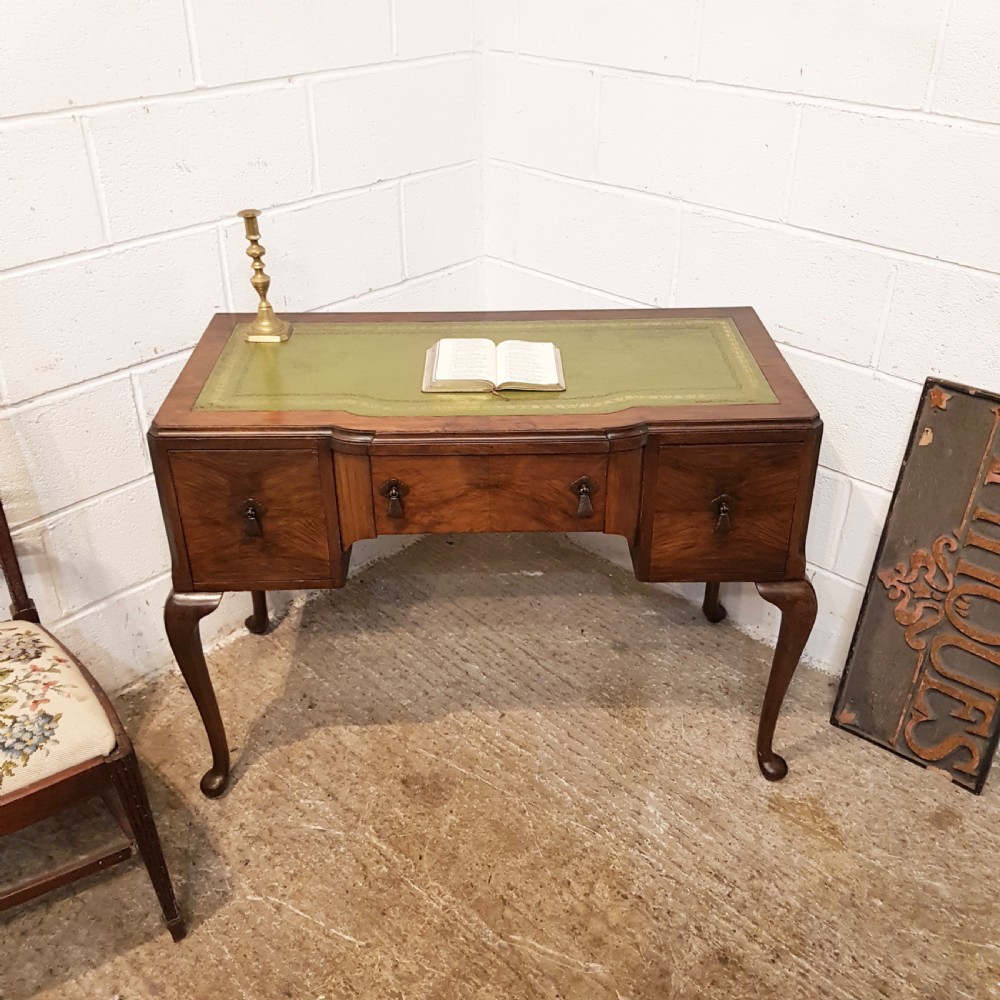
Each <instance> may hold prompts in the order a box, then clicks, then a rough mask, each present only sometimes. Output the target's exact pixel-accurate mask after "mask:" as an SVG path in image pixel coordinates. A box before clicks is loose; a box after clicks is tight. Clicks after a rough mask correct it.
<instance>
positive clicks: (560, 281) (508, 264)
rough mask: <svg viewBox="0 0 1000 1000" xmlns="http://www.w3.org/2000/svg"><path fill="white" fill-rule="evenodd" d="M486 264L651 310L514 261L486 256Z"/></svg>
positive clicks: (647, 303) (603, 290) (645, 303)
mask: <svg viewBox="0 0 1000 1000" xmlns="http://www.w3.org/2000/svg"><path fill="white" fill-rule="evenodd" d="M484 260H485V261H486V262H487V263H495V264H503V265H505V266H506V267H510V268H513V269H514V270H517V271H525V272H527V273H528V274H534V275H537V276H538V277H540V278H549V279H551V280H552V281H554V282H556V283H557V284H560V285H566V286H567V287H568V288H573V289H576V290H578V291H582V292H595V293H597V294H598V295H603V296H605V297H606V298H609V299H616V300H617V301H618V302H622V303H627V304H628V305H630V306H637V307H638V308H641V309H651V308H653V306H652V304H651V303H649V302H641V301H640V300H639V299H630V298H627V297H626V296H624V295H617V294H616V293H615V292H609V291H607V290H606V289H603V288H597V287H596V286H595V285H585V284H583V283H582V282H579V281H573V280H572V279H571V278H564V277H563V276H562V275H559V274H552V273H551V272H550V271H539V270H538V268H536V267H530V266H529V265H527V264H521V263H519V262H518V261H516V260H506V259H504V258H503V257H495V256H492V255H490V254H487V255H486V256H485V257H484Z"/></svg>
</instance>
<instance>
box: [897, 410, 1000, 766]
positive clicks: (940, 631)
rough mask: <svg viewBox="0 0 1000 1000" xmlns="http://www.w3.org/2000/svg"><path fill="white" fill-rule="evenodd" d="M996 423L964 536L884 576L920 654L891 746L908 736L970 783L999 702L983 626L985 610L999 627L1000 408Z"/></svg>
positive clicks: (989, 636)
mask: <svg viewBox="0 0 1000 1000" xmlns="http://www.w3.org/2000/svg"><path fill="white" fill-rule="evenodd" d="M994 415H995V419H994V425H993V431H992V433H991V434H990V437H989V443H988V445H987V448H986V452H985V454H984V456H983V462H982V464H981V466H980V474H979V475H978V476H977V478H976V482H975V484H974V487H973V491H972V496H971V497H970V500H969V505H968V507H967V508H966V516H965V518H964V519H963V522H962V525H961V526H960V528H959V530H958V531H956V532H955V533H954V535H951V534H948V535H942V536H940V537H939V538H938V539H936V541H935V542H934V545H933V546H932V549H931V551H930V552H928V551H927V550H925V549H917V550H915V551H914V552H913V554H912V556H911V558H910V567H909V568H907V567H906V566H905V564H903V563H899V564H897V565H896V566H895V567H893V568H892V569H887V570H883V571H881V572H880V573H879V574H878V576H879V580H880V581H881V582H882V584H883V585H884V586H885V588H886V590H887V591H888V597H889V599H890V600H891V601H898V602H899V603H898V604H897V606H896V607H895V609H894V617H895V619H896V621H897V622H898V623H899V624H900V625H903V626H904V639H905V641H906V643H907V645H908V646H909V647H910V648H911V649H913V650H915V651H916V653H917V660H916V667H915V671H914V682H913V686H912V696H911V697H910V698H909V699H907V702H906V703H904V706H903V711H902V713H901V715H900V718H899V725H898V726H897V728H896V733H895V736H894V738H893V741H892V744H893V746H896V747H899V748H900V749H902V747H900V744H899V741H900V737H902V739H903V740H905V744H906V747H908V748H909V750H910V751H911V752H912V753H914V754H916V755H917V757H918V758H919V759H920V760H922V761H924V762H926V763H929V764H935V763H937V762H942V761H943V762H945V763H946V765H947V766H948V767H949V768H950V769H953V770H955V771H961V772H963V773H964V774H969V775H975V774H978V772H979V770H980V768H981V766H982V762H983V754H984V752H986V751H987V750H988V746H989V738H990V735H991V730H992V727H993V725H994V720H995V716H996V713H997V707H998V703H1000V630H998V629H997V628H994V627H989V626H987V625H984V624H982V623H981V622H982V612H983V610H984V608H985V609H987V610H989V611H992V612H993V620H995V621H997V622H1000V614H998V612H1000V536H998V535H995V534H994V533H992V529H991V528H990V527H989V526H993V527H1000V458H998V457H997V456H996V455H995V454H993V453H992V451H993V445H994V443H995V441H996V437H997V427H998V425H1000V407H998V408H997V409H996V410H994ZM963 535H964V537H963ZM956 552H960V555H959V556H958V559H957V561H956V562H955V563H954V565H952V560H953V558H954V553H956ZM984 602H985V603H984ZM977 609H978V612H979V613H978V614H977ZM931 630H934V631H933V632H932V633H931V635H930V636H928V635H925V634H924V633H928V632H931ZM949 719H950V720H955V721H956V722H958V723H961V725H959V726H958V727H953V724H951V725H949V724H948V720H949ZM942 723H944V724H942ZM953 755H954V758H953ZM950 758H953V759H951V760H949V759H950Z"/></svg>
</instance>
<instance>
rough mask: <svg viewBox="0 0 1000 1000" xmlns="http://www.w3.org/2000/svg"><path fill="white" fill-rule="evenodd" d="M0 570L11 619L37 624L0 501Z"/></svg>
mask: <svg viewBox="0 0 1000 1000" xmlns="http://www.w3.org/2000/svg"><path fill="white" fill-rule="evenodd" d="M0 569H2V570H3V577H4V579H5V580H6V581H7V590H8V591H10V616H11V618H15V619H17V620H19V621H29V622H37V621H38V612H37V611H36V610H35V602H34V601H32V599H31V598H30V597H28V590H27V588H26V587H25V586H24V577H23V576H22V575H21V564H20V563H19V562H18V561H17V553H16V552H15V551H14V539H13V538H11V537H10V527H9V525H8V524H7V515H6V514H5V513H4V510H3V502H2V501H0Z"/></svg>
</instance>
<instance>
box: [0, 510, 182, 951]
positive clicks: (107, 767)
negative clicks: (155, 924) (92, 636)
mask: <svg viewBox="0 0 1000 1000" xmlns="http://www.w3.org/2000/svg"><path fill="white" fill-rule="evenodd" d="M0 569H2V570H3V575H4V578H5V579H6V581H7V588H8V590H9V591H10V596H11V605H10V614H11V620H10V621H3V622H0V837H2V836H6V835H7V834H12V833H16V832H17V831H19V830H23V829H24V828H25V827H28V826H30V825H31V824H33V823H37V822H38V821H39V820H42V819H45V818H46V817H48V816H52V815H54V814H56V813H58V812H60V811H62V810H63V809H66V808H67V807H68V806H70V805H72V804H74V803H75V802H78V801H81V800H83V799H89V798H92V797H93V796H95V795H100V796H101V797H102V798H103V799H104V802H105V803H106V805H107V807H108V809H109V810H110V812H111V814H112V815H113V816H114V818H115V819H116V820H117V821H118V824H119V826H121V828H122V830H123V832H124V833H125V835H126V836H127V837H128V841H129V842H128V844H127V845H126V846H124V847H123V846H121V845H120V844H118V845H116V846H114V847H112V848H111V849H105V848H102V849H100V850H98V851H97V852H95V853H92V854H89V855H88V856H86V857H85V858H83V859H82V860H73V861H70V862H68V863H66V864H64V865H62V866H60V867H57V868H55V869H54V870H51V871H48V872H46V873H44V874H42V875H40V876H37V877H35V878H32V879H30V880H29V881H27V882H21V883H20V884H18V885H15V886H12V887H6V886H3V885H0V910H6V909H9V908H10V907H13V906H18V905H20V904H21V903H24V902H26V901H27V900H29V899H33V898H35V897H36V896H39V895H41V894H42V893H44V892H48V891H49V890H51V889H58V888H59V887H61V886H63V885H66V884H67V883H68V882H72V881H73V880H75V879H80V878H83V877H84V876H87V875H92V874H93V873H95V872H98V871H101V870H102V869H104V868H108V867H109V866H111V865H115V864H118V863H120V862H122V861H127V860H128V859H129V858H131V857H132V856H133V855H134V854H136V853H138V854H139V855H140V856H141V857H142V860H143V862H144V863H145V865H146V870H147V872H148V873H149V878H150V881H151V882H152V883H153V888H154V889H155V891H156V895H157V897H158V898H159V901H160V908H161V909H162V910H163V916H164V919H165V920H166V924H167V927H168V928H169V930H170V933H171V934H172V935H173V937H174V940H175V941H179V940H180V939H181V938H182V937H183V936H184V932H185V926H184V918H183V917H182V916H181V913H180V911H179V910H178V908H177V901H176V899H175V898H174V890H173V886H172V885H171V883H170V874H169V873H168V871H167V865H166V862H165V861H164V858H163V851H162V849H161V847H160V838H159V834H158V833H157V831H156V824H155V823H154V821H153V814H152V812H151V811H150V808H149V799H148V798H147V796H146V787H145V785H144V784H143V780H142V774H141V772H140V770H139V762H138V760H137V759H136V756H135V750H134V749H133V748H132V743H131V741H130V740H129V738H128V734H127V733H126V732H125V729H124V727H123V726H122V724H121V721H120V720H119V718H118V715H117V713H116V712H115V710H114V708H113V707H112V705H111V702H110V701H108V698H107V695H105V693H104V692H103V691H102V690H101V688H100V686H99V685H98V684H97V682H96V681H95V680H94V678H93V677H92V676H91V675H90V673H89V672H88V671H87V669H86V668H85V667H84V666H83V664H81V663H80V662H79V660H77V659H76V657H74V656H73V654H72V653H70V652H69V650H67V649H66V648H65V646H63V645H62V644H61V643H60V642H59V641H58V640H57V639H55V638H54V637H53V636H52V635H50V634H49V633H48V632H47V631H46V630H45V629H44V628H42V626H41V625H40V624H38V612H37V611H36V610H35V605H34V603H33V602H32V600H31V599H30V598H29V597H28V593H27V590H26V589H25V586H24V578H23V576H22V575H21V567H20V566H19V565H18V561H17V554H16V553H15V550H14V543H13V540H12V538H11V534H10V530H9V529H8V526H7V518H6V516H5V515H4V510H3V504H0ZM3 874H4V872H3V866H2V865H0V883H3V881H4V879H3Z"/></svg>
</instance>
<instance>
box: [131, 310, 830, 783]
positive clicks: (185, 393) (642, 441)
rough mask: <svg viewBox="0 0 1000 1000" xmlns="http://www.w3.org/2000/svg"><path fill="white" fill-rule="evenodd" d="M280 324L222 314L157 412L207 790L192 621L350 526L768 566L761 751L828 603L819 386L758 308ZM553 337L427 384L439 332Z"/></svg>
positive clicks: (712, 565)
mask: <svg viewBox="0 0 1000 1000" xmlns="http://www.w3.org/2000/svg"><path fill="white" fill-rule="evenodd" d="M290 318H291V319H292V320H293V322H294V333H293V334H292V337H291V339H290V340H288V341H287V342H286V343H281V344H260V343H247V342H246V340H245V336H244V333H245V324H246V323H247V322H248V321H250V320H251V319H252V317H251V316H249V315H218V316H216V317H215V318H214V319H213V320H212V322H211V324H210V325H209V327H208V329H207V330H206V331H205V334H204V336H203V337H202V339H201V342H200V343H199V344H198V346H197V348H196V349H195V351H194V354H193V355H192V357H191V359H190V360H189V361H188V363H187V365H186V367H185V368H184V370H183V372H182V373H181V375H180V377H179V378H178V380H177V383H176V385H175V386H174V387H173V389H172V390H171V392H170V394H169V395H168V397H167V399H166V401H165V402H164V404H163V407H162V408H161V409H160V412H159V413H158V414H157V417H156V420H155V421H154V423H153V426H152V428H151V430H150V432H149V442H150V448H151V451H152V457H153V468H154V470H155V474H156V481H157V486H158V488H159V493H160V501H161V504H162V507H163V515H164V519H165V521H166V527H167V534H168V536H169V540H170V550H171V556H172V560H173V592H172V593H171V595H170V597H169V598H168V599H167V605H166V610H165V619H166V628H167V634H168V636H169V639H170V644H171V647H172V648H173V651H174V654H175V655H176V657H177V660H178V663H179V664H180V668H181V671H182V672H183V674H184V678H185V680H186V681H187V683H188V686H189V687H190V689H191V693H192V695H193V696H194V700H195V702H196V703H197V706H198V710H199V711H200V713H201V717H202V720H203V721H204V724H205V728H206V730H207V733H208V739H209V743H210V744H211V748H212V767H211V769H210V770H209V771H208V772H207V773H206V774H205V776H204V777H203V779H202V782H201V788H202V791H203V792H204V793H205V794H206V795H218V794H220V793H221V792H222V791H223V790H224V789H225V787H226V785H227V783H228V780H229V749H228V746H227V743H226V734H225V730H224V728H223V724H222V718H221V716H220V714H219V708H218V705H217V703H216V699H215V694H214V692H213V690H212V683H211V680H210V678H209V675H208V671H207V669H206V666H205V659H204V655H203V653H202V649H201V641H200V636H199V628H198V623H199V620H200V619H201V618H202V617H203V616H205V615H207V614H208V613H209V612H211V611H212V610H214V609H215V608H216V607H217V606H218V604H219V601H220V600H221V598H222V594H223V592H224V591H227V590H249V591H252V592H253V615H251V617H250V618H249V619H248V620H247V625H248V627H249V628H250V629H251V630H252V631H257V632H263V631H266V629H267V624H268V620H267V605H266V600H265V592H266V591H267V590H271V589H273V590H277V589H282V590H287V589H301V588H315V587H342V586H343V585H344V583H345V580H346V577H347V566H348V561H349V558H350V553H351V545H352V544H353V543H354V542H356V541H357V540H358V539H361V538H375V537H376V536H378V535H391V534H400V533H412V532H459V531H463V532H464V531H605V532H609V533H612V534H618V535H624V536H625V538H627V539H628V542H629V546H630V548H631V552H632V562H633V565H634V567H635V573H636V576H637V577H638V578H639V579H640V580H662V581H666V580H673V581H681V580H701V581H705V582H706V584H707V586H706V592H705V604H704V610H705V614H706V615H707V616H708V618H709V619H710V620H711V621H719V620H721V619H722V618H723V617H724V615H725V611H724V609H723V608H722V606H721V605H720V604H719V583H720V582H721V581H726V580H744V581H752V582H754V583H756V585H757V589H758V590H759V591H760V593H761V595H762V596H763V597H764V599H765V600H767V601H770V602H771V603H772V604H775V605H776V606H777V607H778V608H779V609H780V610H781V628H780V633H779V638H778V646H777V649H776V651H775V654H774V662H773V664H772V667H771V674H770V678H769V680H768V684H767V690H766V692H765V695H764V703H763V708H762V710H761V715H760V723H759V728H758V733H757V758H758V761H759V763H760V769H761V771H762V772H763V774H764V776H765V777H767V778H769V779H771V780H778V779H780V778H783V777H784V776H785V774H786V772H787V767H786V764H785V761H784V760H783V759H782V758H781V757H780V756H778V754H776V753H775V752H774V751H773V750H772V747H771V740H772V736H773V733H774V726H775V721H776V719H777V716H778V711H779V709H780V707H781V702H782V700H783V698H784V695H785V691H786V690H787V688H788V683H789V681H790V680H791V676H792V673H793V672H794V670H795V667H796V664H797V663H798V659H799V656H800V654H801V652H802V648H803V646H804V645H805V641H806V639H807V637H808V635H809V632H810V630H811V628H812V624H813V621H814V619H815V615H816V599H815V596H814V594H813V589H812V587H811V585H810V584H809V582H808V581H807V580H806V578H805V553H804V546H805V537H806V527H807V524H808V518H809V507H810V503H811V497H812V489H813V479H814V477H815V472H816V462H817V456H818V452H819V443H820V434H821V427H822V425H821V423H820V420H819V416H818V414H817V413H816V409H815V407H814V406H813V405H812V403H811V402H810V401H809V398H808V397H807V396H806V394H805V393H804V392H803V390H802V388H801V387H800V386H799V384H798V382H797V381H796V379H795V376H794V375H793V374H792V372H791V371H790V370H789V368H788V366H787V365H786V364H785V362H784V360H783V359H782V357H781V355H780V354H779V352H778V350H777V348H776V347H775V346H774V344H773V343H772V341H771V339H770V337H769V336H768V334H767V331H766V330H765V329H764V327H763V326H762V325H761V323H760V321H759V319H758V318H757V315H756V314H755V313H754V311H753V310H752V309H731V310H719V309H688V310H678V309H672V310H671V309H664V310H647V309H643V310H611V311H599V312H589V311H588V312H557V313H556V312H549V313H545V312H535V313H532V312H521V313H417V314H348V313H334V314H315V313H312V314H302V315H298V316H292V317H290ZM447 336H452V337H461V336H466V337H490V338H492V339H493V340H495V341H500V340H504V339H511V338H513V339H522V340H532V339H534V340H552V341H554V342H555V343H556V344H557V346H558V347H559V348H560V350H561V352H562V358H563V367H564V369H565V375H566V383H567V391H566V392H562V393H548V392H540V393H536V392H509V393H505V394H504V396H503V397H500V396H496V395H490V394H480V393H462V394H457V393H455V394H435V395H426V394H422V393H421V392H420V380H421V374H422V371H423V361H424V352H425V351H426V349H427V348H428V347H429V346H431V345H432V344H433V343H434V342H435V341H437V340H438V339H440V338H441V337H447Z"/></svg>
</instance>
